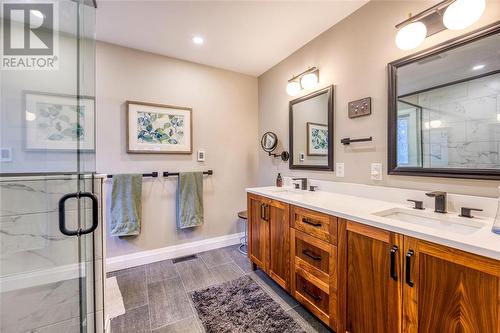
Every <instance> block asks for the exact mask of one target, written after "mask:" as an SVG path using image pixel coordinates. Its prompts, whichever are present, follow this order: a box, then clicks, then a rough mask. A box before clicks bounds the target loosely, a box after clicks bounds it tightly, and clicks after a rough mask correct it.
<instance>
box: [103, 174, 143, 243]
mask: <svg viewBox="0 0 500 333" xmlns="http://www.w3.org/2000/svg"><path fill="white" fill-rule="evenodd" d="M141 196H142V175H115V176H113V190H112V192H111V230H110V234H111V235H112V236H133V235H139V233H140V232H141V209H142V201H141Z"/></svg>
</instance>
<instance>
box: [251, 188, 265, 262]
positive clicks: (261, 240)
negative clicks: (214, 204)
mask: <svg viewBox="0 0 500 333" xmlns="http://www.w3.org/2000/svg"><path fill="white" fill-rule="evenodd" d="M247 214H248V220H247V222H248V224H247V228H248V232H247V235H248V239H247V242H248V257H249V259H250V261H251V262H252V263H253V264H255V265H257V266H259V267H260V268H261V269H262V270H264V271H266V270H267V266H268V257H269V225H268V223H267V221H266V219H265V216H264V215H265V207H264V201H263V198H261V197H259V196H256V195H251V194H249V195H248V197H247Z"/></svg>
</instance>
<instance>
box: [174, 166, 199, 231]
mask: <svg viewBox="0 0 500 333" xmlns="http://www.w3.org/2000/svg"><path fill="white" fill-rule="evenodd" d="M202 223H203V172H181V173H180V174H179V184H178V186H177V228H179V229H184V228H191V227H197V226H199V225H201V224H202Z"/></svg>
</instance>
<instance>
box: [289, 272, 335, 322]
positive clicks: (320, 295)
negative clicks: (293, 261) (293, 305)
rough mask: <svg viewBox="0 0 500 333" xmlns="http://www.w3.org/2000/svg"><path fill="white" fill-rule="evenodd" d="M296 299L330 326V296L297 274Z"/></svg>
mask: <svg viewBox="0 0 500 333" xmlns="http://www.w3.org/2000/svg"><path fill="white" fill-rule="evenodd" d="M294 296H295V298H296V299H297V300H298V301H299V302H300V303H301V304H302V305H304V306H305V307H306V308H308V309H309V311H311V312H312V313H314V314H315V315H316V316H317V317H318V318H319V319H321V321H323V322H324V323H326V324H327V325H330V316H329V315H328V313H329V311H330V302H331V298H330V295H329V294H327V293H326V292H325V291H324V290H321V289H320V288H318V287H317V286H316V285H314V284H313V283H311V282H310V281H308V280H307V279H306V278H304V277H303V276H301V275H300V274H298V273H295V295H294Z"/></svg>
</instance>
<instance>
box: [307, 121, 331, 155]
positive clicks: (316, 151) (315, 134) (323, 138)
mask: <svg viewBox="0 0 500 333" xmlns="http://www.w3.org/2000/svg"><path fill="white" fill-rule="evenodd" d="M307 155H309V156H326V155H328V126H327V125H324V124H316V123H307Z"/></svg>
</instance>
